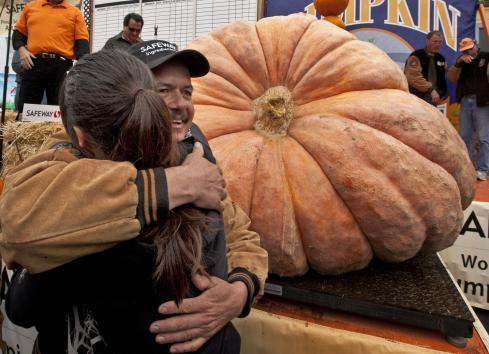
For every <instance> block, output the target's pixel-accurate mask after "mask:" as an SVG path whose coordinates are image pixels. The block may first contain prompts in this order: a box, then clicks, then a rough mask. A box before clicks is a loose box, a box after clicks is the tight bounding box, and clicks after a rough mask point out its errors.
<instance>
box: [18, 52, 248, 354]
mask: <svg viewBox="0 0 489 354" xmlns="http://www.w3.org/2000/svg"><path fill="white" fill-rule="evenodd" d="M60 108H61V114H62V118H63V124H64V126H65V129H66V131H67V132H68V134H69V135H70V137H71V138H72V145H73V148H74V150H73V151H78V152H79V154H80V156H79V158H91V159H105V160H113V161H127V163H131V164H133V165H134V166H135V167H136V168H137V169H138V171H139V172H138V173H141V174H143V178H141V179H140V180H142V181H144V183H142V184H141V185H138V186H137V188H138V189H141V191H140V192H141V193H140V194H144V195H145V196H146V200H147V201H148V202H147V203H146V204H144V205H143V208H144V209H145V210H144V211H143V212H142V213H140V214H141V215H144V217H145V218H147V219H148V220H146V222H144V221H142V222H141V225H150V226H146V227H144V228H143V229H142V230H141V232H140V235H139V236H138V237H137V238H136V239H133V240H129V241H125V242H122V243H120V244H117V245H108V247H111V246H113V247H111V248H109V249H108V250H106V251H103V252H101V253H97V254H92V255H89V256H85V257H82V258H79V259H77V260H75V261H72V262H70V263H68V264H65V265H63V266H60V267H58V268H55V269H52V270H50V271H47V272H43V273H39V274H32V275H26V279H24V281H25V282H28V283H29V284H30V285H29V286H31V288H33V289H35V292H36V294H35V296H36V301H35V302H36V303H37V304H39V303H42V305H43V306H42V308H38V309H37V310H36V311H37V314H36V316H35V317H36V323H35V324H36V327H37V329H38V330H39V333H40V336H39V343H40V352H41V353H42V354H46V353H47V354H56V353H58V352H60V353H61V352H63V353H64V352H66V350H65V346H64V345H62V343H59V341H60V340H61V341H62V339H63V335H59V333H60V332H62V333H65V332H64V331H60V326H59V323H60V320H59V319H60V317H63V316H64V315H65V313H66V312H68V311H69V309H70V308H71V307H72V305H77V306H86V307H87V308H88V309H89V311H90V313H91V314H92V315H93V318H94V320H95V321H96V322H97V327H98V328H99V330H100V333H101V335H102V337H103V338H104V340H105V342H106V343H107V348H108V352H110V353H117V354H124V353H128V354H129V353H131V354H136V353H145V354H150V353H165V352H168V348H169V346H163V345H159V344H156V342H155V339H154V336H153V335H152V334H151V333H150V332H149V326H150V324H151V323H152V322H153V321H155V320H156V319H158V318H159V317H160V316H161V315H159V314H158V312H157V308H158V305H159V304H160V303H161V302H162V300H165V299H167V300H175V301H176V302H177V303H178V302H179V301H181V300H182V299H183V298H185V297H189V296H195V295H197V294H198V289H196V288H195V287H194V286H193V285H192V282H191V279H190V277H191V275H192V274H195V273H199V274H209V275H213V276H218V277H221V278H226V275H227V266H226V245H225V237H224V232H223V226H222V220H221V216H220V215H219V214H218V213H217V212H213V211H209V210H198V209H196V208H195V207H192V206H182V207H178V208H176V209H173V210H172V211H170V214H169V215H167V216H161V215H157V212H156V210H157V208H156V205H155V203H157V201H158V200H159V199H158V190H159V188H158V186H157V185H156V184H155V180H157V179H155V175H157V174H159V173H164V172H163V168H165V167H169V166H173V165H176V164H179V163H180V162H181V161H182V160H183V159H184V157H185V156H186V154H187V153H188V152H189V151H191V150H192V148H193V145H192V141H185V142H184V143H179V144H175V143H174V142H172V128H171V122H170V120H169V117H168V111H167V109H166V107H165V104H164V102H163V101H162V99H161V98H160V97H159V95H158V93H157V92H156V90H155V84H154V82H153V78H152V75H151V72H150V71H149V69H148V68H147V67H146V66H145V65H144V64H143V63H142V62H140V61H139V60H138V59H136V58H134V57H133V56H131V55H129V54H126V53H122V52H108V51H107V52H105V51H101V52H98V53H95V54H91V55H87V56H85V57H84V58H83V59H81V60H80V61H79V62H78V63H77V65H76V66H75V67H74V68H73V69H72V70H71V71H70V73H69V74H68V75H67V77H66V79H65V82H64V84H63V86H62V88H61V91H60ZM94 178H96V177H94ZM75 182H76V181H75ZM160 187H161V186H160ZM128 188H129V187H128ZM59 192H60V193H63V191H59ZM136 204H137V203H135V205H136ZM138 205H139V204H138ZM104 207H105V208H107V207H108V206H101V208H104ZM60 208H62V206H60ZM101 212H103V210H101ZM150 220H151V221H155V220H163V221H156V222H152V223H150V222H149V221H150ZM89 227H91V225H87V228H89ZM106 232H110V230H106ZM100 237H101V238H102V237H104V235H100ZM38 307H39V306H38ZM61 323H63V321H61ZM121 323H124V325H123V326H120V324H121ZM69 331H70V332H72V329H70V330H69ZM68 334H69V335H70V336H71V335H72V334H73V333H68ZM64 338H66V337H64ZM53 342H56V343H53ZM239 343H240V340H239V335H238V334H237V332H236V331H235V330H234V328H233V327H232V325H231V324H228V325H227V326H225V327H224V328H223V329H222V330H221V331H220V332H218V333H217V334H216V335H214V337H213V338H212V339H211V340H210V341H208V342H207V343H206V345H205V346H204V347H203V348H201V349H200V350H199V351H198V352H199V353H230V354H231V353H239V347H240V344H239ZM71 350H73V351H74V352H82V351H80V350H79V348H72V349H71ZM87 352H89V351H87Z"/></svg>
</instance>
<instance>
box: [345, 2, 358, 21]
mask: <svg viewBox="0 0 489 354" xmlns="http://www.w3.org/2000/svg"><path fill="white" fill-rule="evenodd" d="M355 3H356V1H355V0H350V1H348V7H347V8H346V10H345V12H343V15H342V19H343V22H345V25H346V26H348V25H355V24H356V23H357V22H356V20H355V11H356V4H355Z"/></svg>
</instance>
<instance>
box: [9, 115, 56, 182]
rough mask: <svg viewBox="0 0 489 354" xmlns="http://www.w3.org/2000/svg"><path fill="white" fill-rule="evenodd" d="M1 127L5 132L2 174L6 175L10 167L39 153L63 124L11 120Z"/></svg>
mask: <svg viewBox="0 0 489 354" xmlns="http://www.w3.org/2000/svg"><path fill="white" fill-rule="evenodd" d="M0 129H1V130H2V133H3V168H2V171H1V173H0V175H1V176H2V177H4V176H5V175H6V173H7V172H8V170H9V169H11V168H12V167H14V166H17V165H18V164H20V163H21V162H22V161H24V160H25V159H27V158H28V157H30V156H32V155H34V154H35V153H37V152H38V151H39V149H40V148H41V146H42V145H43V144H44V142H46V140H47V139H48V138H49V137H50V136H51V135H53V134H54V133H56V132H58V131H60V130H61V129H63V125H62V124H61V123H52V122H40V123H22V122H15V121H10V122H8V123H6V124H5V125H4V126H3V127H1V128H0Z"/></svg>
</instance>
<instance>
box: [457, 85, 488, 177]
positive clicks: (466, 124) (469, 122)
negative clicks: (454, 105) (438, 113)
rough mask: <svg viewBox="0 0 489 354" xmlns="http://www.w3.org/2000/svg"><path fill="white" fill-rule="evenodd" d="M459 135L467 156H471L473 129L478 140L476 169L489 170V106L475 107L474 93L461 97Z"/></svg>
mask: <svg viewBox="0 0 489 354" xmlns="http://www.w3.org/2000/svg"><path fill="white" fill-rule="evenodd" d="M459 119H460V135H461V136H462V139H463V141H464V142H465V145H466V146H467V151H468V152H469V156H470V157H471V158H472V134H473V132H474V131H475V132H476V134H477V140H478V141H479V152H478V154H477V159H476V163H475V165H476V169H477V171H489V106H485V107H477V102H476V98H475V95H468V96H464V98H462V102H461V106H460V116H459Z"/></svg>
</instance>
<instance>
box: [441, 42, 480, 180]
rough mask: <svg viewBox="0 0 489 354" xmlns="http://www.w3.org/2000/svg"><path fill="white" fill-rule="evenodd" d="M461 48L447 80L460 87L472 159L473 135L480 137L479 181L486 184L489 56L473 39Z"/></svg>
mask: <svg viewBox="0 0 489 354" xmlns="http://www.w3.org/2000/svg"><path fill="white" fill-rule="evenodd" d="M459 47H460V51H461V52H462V55H460V56H459V57H458V58H457V60H456V62H455V64H454V65H452V66H451V67H450V69H449V70H448V80H450V81H453V82H456V83H457V102H459V103H460V115H459V121H460V135H461V137H462V139H463V141H464V142H465V145H466V146H467V151H468V153H469V156H470V157H471V158H472V135H473V133H474V131H475V133H476V134H477V140H478V142H479V151H478V153H477V159H476V163H475V165H476V169H477V179H478V180H481V181H484V180H486V179H487V172H488V171H489V82H488V80H489V78H488V63H489V53H488V52H482V51H480V50H479V48H478V47H477V43H476V42H475V41H474V40H473V39H471V38H464V39H462V41H461V42H460V44H459Z"/></svg>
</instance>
